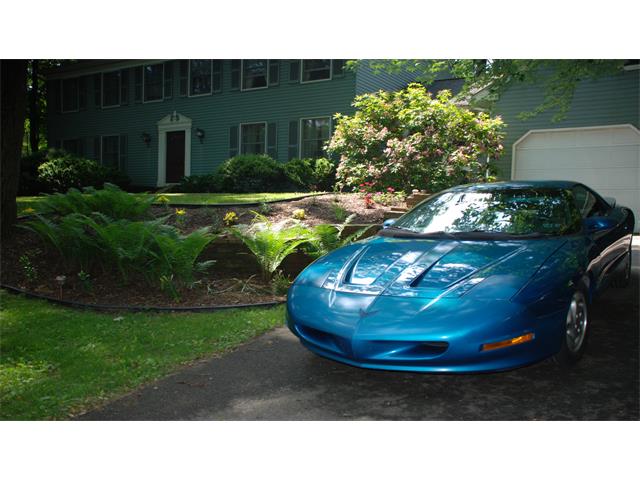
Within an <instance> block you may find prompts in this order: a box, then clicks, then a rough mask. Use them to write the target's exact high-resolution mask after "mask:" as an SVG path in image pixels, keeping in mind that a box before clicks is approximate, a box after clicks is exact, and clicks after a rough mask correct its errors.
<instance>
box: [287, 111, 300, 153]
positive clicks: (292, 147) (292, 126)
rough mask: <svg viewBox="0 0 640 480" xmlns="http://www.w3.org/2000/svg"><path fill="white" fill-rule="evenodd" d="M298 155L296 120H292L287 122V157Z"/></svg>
mask: <svg viewBox="0 0 640 480" xmlns="http://www.w3.org/2000/svg"><path fill="white" fill-rule="evenodd" d="M298 155H299V154H298V121H297V120H292V121H290V122H289V151H288V155H287V159H288V160H292V159H294V158H298Z"/></svg>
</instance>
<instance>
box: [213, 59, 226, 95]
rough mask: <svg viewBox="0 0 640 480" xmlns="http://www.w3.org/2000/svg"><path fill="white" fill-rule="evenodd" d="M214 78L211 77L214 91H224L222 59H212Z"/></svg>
mask: <svg viewBox="0 0 640 480" xmlns="http://www.w3.org/2000/svg"><path fill="white" fill-rule="evenodd" d="M212 62H213V63H212V66H211V71H212V78H211V89H212V90H213V91H214V92H221V91H222V64H223V61H222V60H212Z"/></svg>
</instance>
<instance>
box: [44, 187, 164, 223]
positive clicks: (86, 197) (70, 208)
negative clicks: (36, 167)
mask: <svg viewBox="0 0 640 480" xmlns="http://www.w3.org/2000/svg"><path fill="white" fill-rule="evenodd" d="M154 200H155V197H154V196H147V195H134V194H131V193H127V192H124V191H122V190H120V188H119V187H117V186H116V185H111V184H110V183H105V184H104V188H103V189H101V190H96V189H95V188H93V187H86V188H84V189H83V192H80V191H79V190H78V189H76V188H70V189H69V190H68V191H67V193H55V194H53V195H45V196H43V197H42V200H41V201H40V205H39V207H40V208H39V210H40V212H41V213H45V214H49V213H54V214H57V215H68V214H70V213H81V214H83V215H90V214H91V213H94V212H98V213H101V214H103V215H106V216H108V217H110V218H112V219H115V220H118V219H130V220H133V219H140V218H145V217H147V216H148V213H149V209H150V208H151V204H152V203H153V202H154Z"/></svg>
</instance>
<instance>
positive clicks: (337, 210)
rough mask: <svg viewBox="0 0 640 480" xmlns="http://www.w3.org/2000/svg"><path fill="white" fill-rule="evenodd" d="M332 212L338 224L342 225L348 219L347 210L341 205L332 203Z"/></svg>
mask: <svg viewBox="0 0 640 480" xmlns="http://www.w3.org/2000/svg"><path fill="white" fill-rule="evenodd" d="M331 211H332V212H333V217H334V218H335V219H336V222H338V223H342V222H344V221H345V220H346V219H347V216H348V212H347V209H346V208H344V207H342V206H341V205H340V204H338V203H332V204H331Z"/></svg>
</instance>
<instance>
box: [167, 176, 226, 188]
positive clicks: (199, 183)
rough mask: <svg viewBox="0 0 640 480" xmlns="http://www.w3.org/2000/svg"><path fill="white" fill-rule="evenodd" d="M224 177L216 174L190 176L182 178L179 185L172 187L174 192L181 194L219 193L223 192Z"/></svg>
mask: <svg viewBox="0 0 640 480" xmlns="http://www.w3.org/2000/svg"><path fill="white" fill-rule="evenodd" d="M223 185H224V177H223V176H222V175H220V174H218V173H211V174H209V175H191V176H189V177H183V178H182V180H181V181H180V184H179V185H177V186H175V187H173V188H172V191H174V192H183V193H219V192H223V191H224V190H223Z"/></svg>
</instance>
